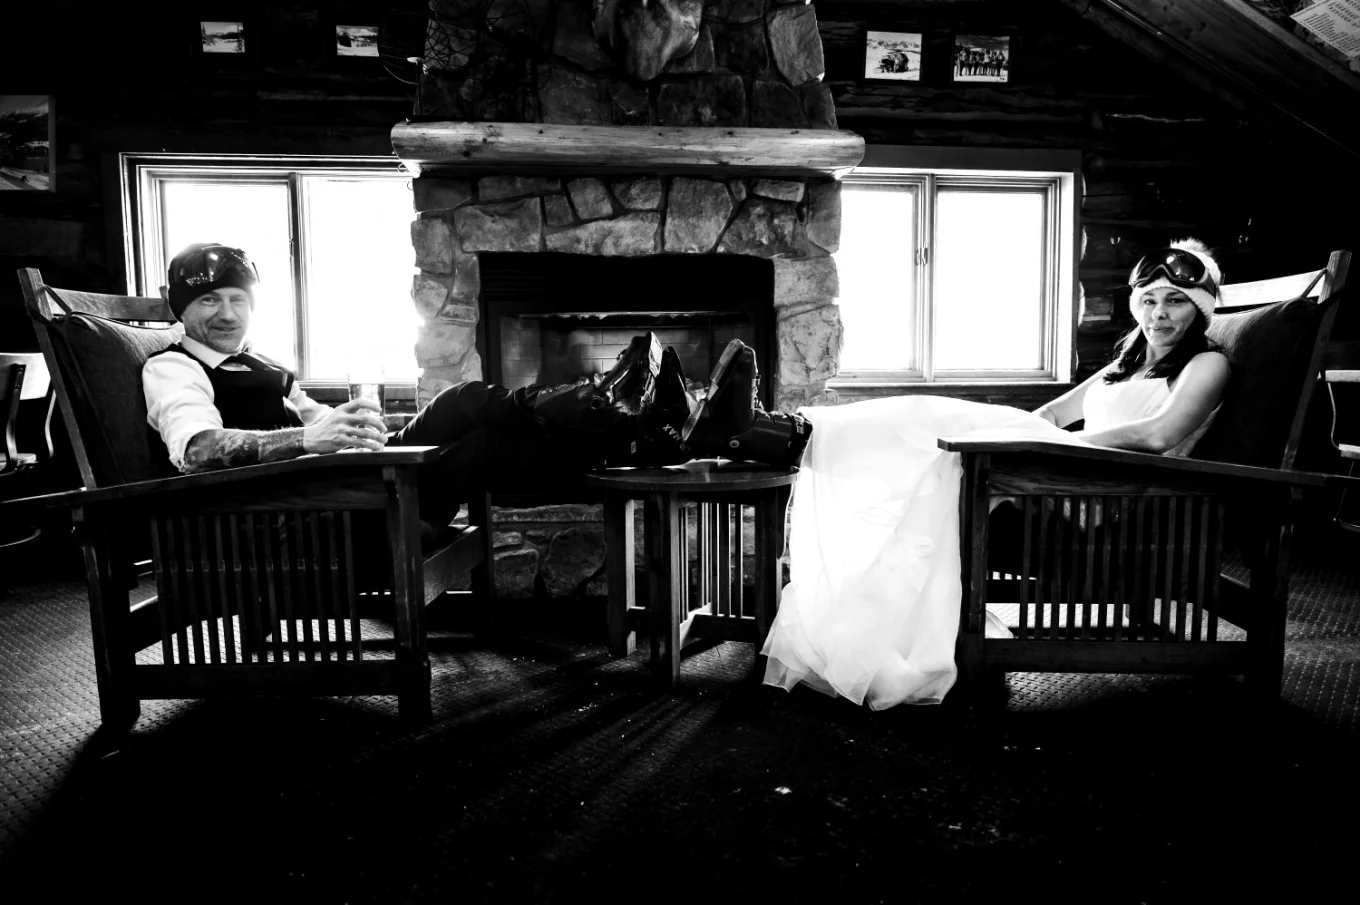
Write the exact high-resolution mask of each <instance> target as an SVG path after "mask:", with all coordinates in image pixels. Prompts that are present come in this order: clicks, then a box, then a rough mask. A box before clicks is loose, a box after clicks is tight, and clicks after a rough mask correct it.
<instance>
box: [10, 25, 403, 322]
mask: <svg viewBox="0 0 1360 905" xmlns="http://www.w3.org/2000/svg"><path fill="white" fill-rule="evenodd" d="M393 8H394V5H393V4H391V3H383V2H377V0H363V2H325V0H284V2H278V3H268V4H266V3H263V2H252V0H245V2H235V3H227V4H220V3H219V4H208V5H196V4H182V3H181V4H175V5H171V4H168V3H165V2H164V0H151V2H148V3H137V4H116V5H112V6H111V5H108V4H103V5H100V4H90V3H81V2H77V0H45V2H43V3H30V4H21V5H19V7H18V8H17V9H14V10H9V9H7V10H6V13H5V18H6V22H5V26H4V32H5V40H4V52H3V53H0V86H3V90H4V91H5V92H7V93H12V94H51V95H54V96H55V97H56V101H55V107H56V127H57V128H56V145H57V165H56V174H55V176H56V192H55V193H39V192H25V191H4V192H0V347H4V348H18V347H23V348H37V345H36V341H35V339H34V337H33V333H32V331H31V329H30V328H29V326H28V323H27V319H26V317H25V316H24V314H23V311H22V299H21V297H20V294H19V283H18V280H16V279H15V278H14V272H15V269H16V268H18V267H21V266H26V267H38V268H40V269H41V270H42V272H43V276H44V277H45V278H46V279H48V280H49V281H50V282H51V283H52V284H54V285H57V286H69V287H72V288H78V289H85V290H93V291H100V292H122V291H123V289H124V287H123V286H122V285H121V282H119V276H118V271H119V269H120V268H119V266H118V262H119V260H120V259H121V256H122V250H121V248H119V247H116V244H117V235H118V228H117V227H118V220H119V218H120V217H121V213H120V211H119V208H118V187H117V170H116V167H115V166H113V164H112V159H113V157H114V155H116V154H117V153H118V152H119V151H140V152H159V151H169V152H177V151H178V152H193V153H204V154H212V153H223V154H228V153H255V154H313V155H324V154H343V155H390V154H391V152H392V147H391V142H390V139H389V132H390V131H391V128H392V126H393V124H394V123H397V122H399V121H401V120H402V119H403V118H404V117H406V116H407V115H409V114H410V112H411V109H412V98H413V94H412V92H413V91H414V89H413V88H412V87H411V86H408V85H405V84H403V83H401V82H399V81H397V80H396V79H394V78H392V77H391V76H389V75H387V74H386V72H385V71H384V70H383V68H382V67H381V65H380V64H379V62H378V61H377V60H375V59H372V58H354V57H347V58H337V57H336V56H335V53H334V50H333V46H334V38H333V35H334V25H335V24H347V25H374V24H378V23H379V22H380V21H381V20H382V17H383V15H384V14H385V13H388V12H389V11H390V10H391V9H393ZM201 18H206V19H214V20H216V19H222V20H238V21H239V20H244V21H245V22H246V34H247V39H246V40H247V44H246V50H247V52H246V53H245V54H243V55H240V56H238V55H235V54H203V53H201V52H199V50H198V46H199V37H198V21H199V19H201ZM111 245H113V246H115V247H112V248H111V247H110V246H111Z"/></svg>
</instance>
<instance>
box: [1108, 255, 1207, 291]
mask: <svg viewBox="0 0 1360 905" xmlns="http://www.w3.org/2000/svg"><path fill="white" fill-rule="evenodd" d="M1159 276H1161V277H1166V279H1167V281H1168V282H1170V283H1171V285H1172V286H1179V287H1181V288H1182V289H1194V288H1199V289H1207V290H1209V291H1210V292H1213V293H1215V294H1217V292H1218V286H1217V285H1215V283H1214V278H1213V277H1212V276H1211V275H1210V274H1209V268H1207V267H1205V266H1204V262H1203V261H1201V260H1200V258H1199V256H1198V255H1196V254H1192V253H1191V252H1188V251H1185V250H1184V249H1181V248H1163V249H1161V250H1159V251H1154V252H1152V253H1151V254H1146V255H1143V257H1142V258H1140V259H1139V261H1138V263H1137V264H1135V265H1134V267H1133V273H1131V274H1129V285H1130V286H1133V287H1135V288H1136V287H1138V286H1142V285H1143V284H1144V283H1151V282H1152V281H1153V280H1155V279H1157V278H1158V277H1159Z"/></svg>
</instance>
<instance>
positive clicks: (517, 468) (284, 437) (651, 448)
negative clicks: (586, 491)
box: [142, 243, 810, 523]
mask: <svg viewBox="0 0 1360 905" xmlns="http://www.w3.org/2000/svg"><path fill="white" fill-rule="evenodd" d="M258 281H259V274H258V272H257V271H256V269H255V265H254V264H252V263H251V262H250V259H249V258H247V257H246V255H245V253H244V252H243V251H241V250H240V249H237V248H231V247H228V246H224V245H219V244H216V243H203V244H195V245H191V246H189V247H188V248H186V249H185V250H184V251H182V252H180V253H179V254H177V255H176V256H175V257H174V259H173V260H171V262H170V266H169V269H168V272H167V283H166V286H165V287H163V289H162V294H163V296H164V297H165V299H166V300H167V301H168V302H169V303H170V309H171V311H173V312H174V314H175V316H176V317H177V318H179V320H180V322H181V323H182V324H183V325H184V338H183V339H182V340H181V341H180V342H179V343H177V344H175V345H173V346H171V347H170V348H168V349H166V350H164V351H163V352H160V353H157V354H156V355H153V356H152V357H151V358H150V359H149V360H148V361H147V363H146V364H145V366H144V367H143V369H142V387H143V390H144V392H145V394H146V405H147V420H148V422H149V423H150V425H151V427H152V428H153V429H154V430H155V432H156V435H157V437H158V438H159V440H160V441H161V443H162V444H163V445H164V447H165V452H166V457H167V458H168V460H169V462H170V464H171V465H172V466H174V467H175V468H176V469H178V470H180V471H183V472H199V471H207V470H211V469H216V468H230V467H233V466H239V465H250V464H256V463H261V462H272V461H278V460H281V459H290V458H296V457H297V456H301V455H304V454H307V453H329V452H336V451H338V450H341V449H346V448H358V449H370V450H376V449H381V448H383V446H385V445H388V444H393V445H398V446H444V445H448V444H451V445H452V447H451V449H450V450H449V451H448V452H446V454H445V455H444V456H442V457H441V459H440V461H439V463H437V464H436V465H433V466H428V470H429V473H423V474H422V475H421V482H420V485H421V500H420V509H421V517H422V519H423V520H425V521H430V522H434V523H447V520H448V519H449V518H451V517H452V515H453V514H454V512H456V509H457V504H458V502H459V501H460V500H462V499H465V498H466V497H467V496H468V495H469V494H471V493H474V492H478V491H481V490H484V489H485V488H486V487H487V486H490V485H492V484H495V483H503V484H505V485H507V486H517V485H521V484H523V483H525V482H526V480H528V481H533V480H535V479H544V478H547V479H549V480H551V479H554V478H560V477H566V476H569V475H572V474H579V473H580V472H582V471H585V470H588V469H592V468H599V467H603V466H606V465H609V466H629V465H664V464H674V463H678V462H683V461H686V460H688V459H689V458H691V457H693V456H716V455H724V456H727V457H728V458H751V459H755V460H758V461H767V462H771V463H772V464H792V463H793V462H794V461H796V460H797V458H798V456H799V454H801V452H802V449H803V447H804V446H805V445H806V444H807V436H808V432H809V431H810V426H809V425H808V424H807V422H806V421H805V420H804V419H802V418H801V417H800V416H788V415H781V414H769V413H766V412H764V411H762V410H760V408H759V405H758V404H757V403H755V401H754V400H755V389H756V385H757V381H758V376H757V374H756V371H755V357H754V353H752V352H751V350H750V349H749V347H746V346H745V345H743V344H742V343H741V342H740V341H739V340H734V341H733V342H732V343H731V344H730V345H729V346H728V348H727V349H726V350H725V351H724V353H723V357H722V359H721V361H720V362H719V365H718V367H717V368H715V369H714V373H713V379H712V381H711V386H710V390H709V395H708V398H707V399H706V400H705V403H704V404H702V405H700V404H698V403H696V402H695V400H694V398H693V396H691V395H690V393H689V391H688V390H687V389H686V386H685V380H684V372H683V370H681V368H680V362H679V359H678V357H677V356H676V355H675V352H674V350H673V349H669V348H668V349H666V350H665V352H664V353H663V352H662V351H661V347H660V343H659V342H658V341H657V339H656V336H655V335H654V334H652V333H647V334H645V335H643V336H639V337H635V338H634V340H633V341H632V343H631V344H630V345H629V347H628V349H626V350H625V351H624V352H623V354H622V355H620V356H619V361H618V363H617V364H616V365H615V367H614V368H613V369H612V370H611V371H610V372H609V373H608V374H606V375H604V376H603V377H602V378H599V379H597V380H594V381H589V382H585V383H581V384H577V385H574V386H566V387H555V388H546V387H538V386H530V387H524V388H521V389H518V390H513V391H511V390H508V389H506V388H505V387H500V386H496V385H494V384H486V383H481V382H477V381H472V382H468V383H463V384H458V385H457V386H454V387H450V388H449V389H447V390H445V391H444V392H442V393H440V394H439V395H438V396H436V397H435V398H434V399H433V400H431V402H430V404H429V405H427V406H426V407H425V408H424V409H422V410H421V412H420V413H419V414H418V415H417V416H416V417H415V418H414V419H413V420H412V421H411V422H410V423H409V424H407V425H406V426H405V427H404V428H402V429H401V430H399V431H396V432H395V433H392V434H389V433H387V432H386V431H385V429H384V425H383V422H382V419H381V417H380V413H379V412H378V410H377V408H376V407H375V406H374V404H373V403H372V402H371V401H369V400H367V399H357V400H353V401H351V402H347V403H345V404H343V405H339V406H336V407H334V408H332V407H330V406H327V405H322V404H320V403H318V402H316V401H314V400H313V399H311V398H309V397H308V396H307V394H306V393H304V392H303V391H302V389H301V388H300V387H299V386H298V384H297V380H296V379H295V377H294V375H293V373H292V372H290V371H289V370H287V369H286V368H284V367H283V366H282V365H280V364H278V363H277V362H275V361H273V360H272V359H269V358H266V357H265V356H263V355H261V354H258V353H256V352H254V350H253V349H251V347H250V344H249V328H250V318H251V315H252V313H253V312H254V310H255V295H254V286H255V284H256V283H257V282H258Z"/></svg>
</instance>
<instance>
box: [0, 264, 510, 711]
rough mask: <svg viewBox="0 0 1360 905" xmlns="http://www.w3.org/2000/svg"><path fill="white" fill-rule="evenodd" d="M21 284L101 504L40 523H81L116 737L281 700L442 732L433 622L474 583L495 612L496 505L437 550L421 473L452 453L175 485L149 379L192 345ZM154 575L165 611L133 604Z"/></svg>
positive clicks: (158, 603) (100, 299) (312, 461)
mask: <svg viewBox="0 0 1360 905" xmlns="http://www.w3.org/2000/svg"><path fill="white" fill-rule="evenodd" d="M19 280H20V283H21V284H22V286H23V291H24V298H25V303H26V306H27V308H28V311H29V313H30V315H31V317H32V319H33V322H34V327H35V329H36V331H37V334H38V340H39V343H40V345H41V347H42V351H43V355H44V357H45V358H46V360H47V362H48V365H49V367H50V370H51V374H52V381H53V383H54V385H55V387H56V392H57V397H58V399H59V402H60V408H61V412H62V416H63V418H64V419H65V424H66V428H67V432H68V433H69V435H70V437H71V440H72V443H73V446H74V452H75V458H76V461H77V463H78V465H79V469H80V474H81V477H82V480H83V483H84V485H85V487H84V489H82V490H77V491H71V492H67V493H62V494H54V495H49V496H46V497H40V498H32V499H30V500H27V501H23V505H27V506H30V507H31V506H36V505H47V506H65V507H70V509H71V511H72V519H73V522H74V525H75V527H76V531H77V534H78V537H79V540H80V544H81V547H82V548H83V551H84V558H85V566H86V575H87V580H88V584H89V595H90V620H91V627H92V634H93V640H94V649H95V669H96V675H97V678H98V682H99V700H100V710H101V716H102V719H103V721H104V722H105V724H113V725H118V724H130V723H131V722H132V721H135V719H136V718H137V716H138V714H139V712H140V704H139V702H140V701H142V700H146V699H157V698H203V697H211V696H221V695H278V694H292V695H359V694H376V695H396V696H397V699H398V707H399V710H400V713H401V715H402V717H403V718H412V719H416V720H423V719H427V718H428V717H429V715H430V662H429V654H428V651H427V647H426V633H425V621H424V608H425V606H426V605H427V604H429V603H430V602H431V601H433V600H434V599H435V598H437V597H438V596H439V595H440V594H442V593H443V591H444V590H445V589H446V588H448V587H449V586H450V584H451V583H452V582H453V580H454V579H455V578H456V577H457V576H459V575H461V574H465V573H466V572H468V571H469V570H470V571H471V573H472V587H473V589H474V591H476V592H480V593H481V594H482V595H483V599H484V602H485V603H486V605H488V606H489V604H490V601H489V596H490V595H489V588H490V583H489V580H488V574H487V569H486V568H485V566H486V563H487V557H486V548H487V545H488V541H487V531H486V521H485V516H486V511H485V505H484V501H482V503H481V505H478V501H475V500H474V501H470V505H471V506H472V519H471V521H472V524H471V525H470V526H469V527H467V528H464V529H461V530H459V529H453V528H448V529H445V528H444V526H435V527H436V528H437V529H438V530H426V531H425V532H424V535H425V537H426V538H427V539H429V542H428V543H426V544H425V545H424V547H425V548H424V549H422V541H421V539H422V526H421V524H420V522H419V519H418V516H417V510H416V489H417V480H418V479H417V469H418V468H419V466H420V465H422V464H424V463H428V462H431V461H434V460H435V459H437V458H438V455H439V450H438V449H437V448H434V447H405V448H394V449H391V450H383V451H381V452H369V453H334V454H330V455H321V456H305V457H302V458H299V459H294V460H291V461H286V462H278V463H271V464H267V465H254V466H248V467H243V468H235V469H229V470H225V471H219V472H213V473H208V474H199V475H188V476H185V475H175V474H167V473H166V472H165V471H164V469H165V468H166V467H167V466H165V465H163V464H160V463H159V462H158V461H157V459H156V458H155V457H153V455H152V449H151V443H150V440H151V436H152V434H151V428H150V427H149V426H148V424H147V421H146V405H145V400H144V397H143V394H142V389H141V366H142V364H143V362H145V361H146V359H147V357H148V356H149V355H151V354H152V353H154V352H156V351H159V350H160V349H163V348H165V347H166V346H168V345H170V344H172V343H173V342H175V341H176V340H177V339H178V338H179V336H180V329H179V328H178V325H173V326H168V327H167V325H170V324H173V321H174V318H173V315H171V313H170V311H169V308H168V306H167V305H166V304H165V303H164V302H162V301H161V300H159V299H149V298H132V297H125V296H113V295H98V294H93V293H85V292H73V291H68V290H61V289H54V288H53V287H51V286H47V285H45V284H44V283H43V280H42V275H41V274H40V273H39V272H38V271H37V270H33V269H24V270H20V271H19ZM9 505H10V506H11V507H13V506H17V505H19V503H12V504H9ZM147 555H149V557H150V559H151V561H152V564H153V570H154V576H155V595H154V596H151V597H149V598H148V599H143V600H140V601H138V602H136V603H133V602H132V601H131V596H130V593H129V592H130V590H132V589H135V588H136V587H137V585H138V577H137V575H136V570H135V569H134V568H133V567H132V564H133V562H134V561H136V560H138V559H141V558H144V557H145V556H147ZM378 611H381V612H382V613H383V615H385V616H386V617H387V621H386V622H382V621H379V620H375V619H372V618H370V617H372V616H373V615H374V614H375V612H378Z"/></svg>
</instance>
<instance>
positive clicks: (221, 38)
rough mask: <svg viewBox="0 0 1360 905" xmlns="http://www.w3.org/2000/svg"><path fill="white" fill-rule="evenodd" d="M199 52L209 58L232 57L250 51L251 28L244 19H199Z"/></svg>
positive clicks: (238, 56)
mask: <svg viewBox="0 0 1360 905" xmlns="http://www.w3.org/2000/svg"><path fill="white" fill-rule="evenodd" d="M197 25H198V53H199V54H200V55H202V56H204V57H208V58H218V59H232V58H237V59H239V58H241V57H245V56H246V55H247V54H248V53H249V52H250V40H251V39H250V30H249V28H248V27H247V26H248V23H247V22H246V21H245V20H244V19H231V18H227V17H225V16H224V17H222V18H215V19H199V20H198V22H197Z"/></svg>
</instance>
